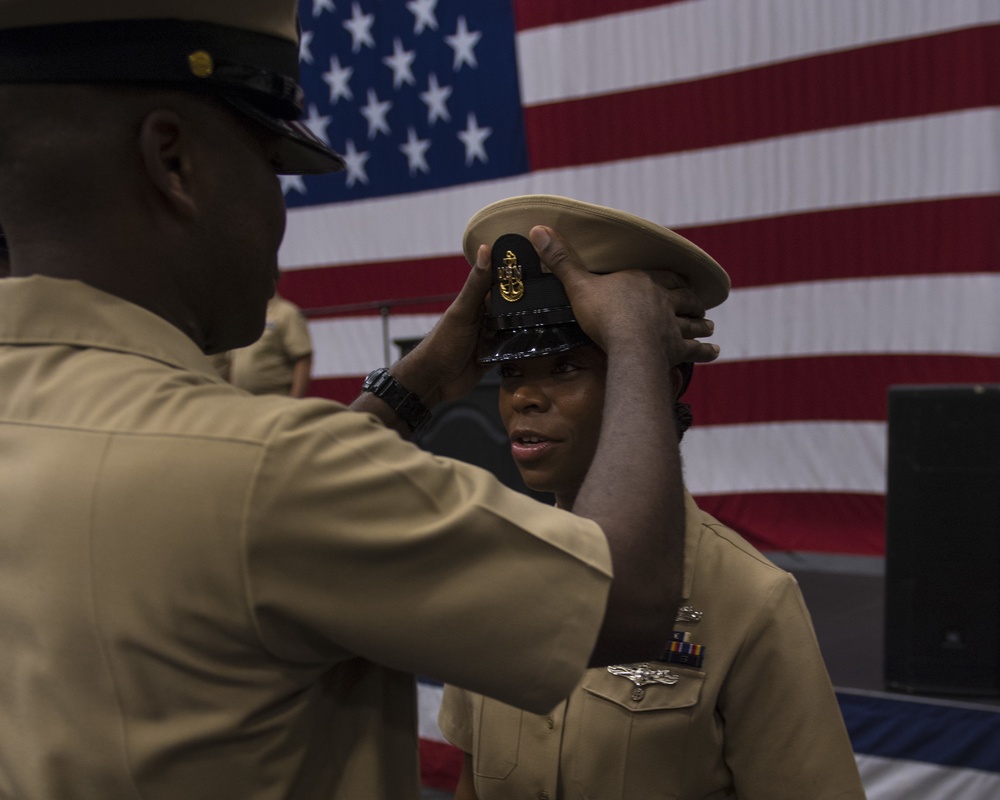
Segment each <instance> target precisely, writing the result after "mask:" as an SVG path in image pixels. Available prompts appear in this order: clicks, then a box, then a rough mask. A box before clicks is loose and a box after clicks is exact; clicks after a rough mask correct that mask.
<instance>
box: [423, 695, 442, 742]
mask: <svg viewBox="0 0 1000 800" xmlns="http://www.w3.org/2000/svg"><path fill="white" fill-rule="evenodd" d="M443 694H444V689H443V688H442V687H440V686H431V685H430V684H428V683H424V682H423V681H417V731H418V732H419V734H420V738H421V739H430V740H431V741H434V742H444V741H446V739H445V738H444V735H443V734H442V733H441V729H440V728H439V727H438V721H437V720H438V711H440V710H441V696H442V695H443Z"/></svg>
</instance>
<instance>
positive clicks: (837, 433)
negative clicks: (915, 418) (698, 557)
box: [681, 422, 886, 495]
mask: <svg viewBox="0 0 1000 800" xmlns="http://www.w3.org/2000/svg"><path fill="white" fill-rule="evenodd" d="M681 453H682V455H683V457H684V484H685V485H686V486H687V488H688V489H689V490H690V491H691V494H694V495H708V494H736V493H744V492H749V493H752V492H774V491H780V492H852V493H860V494H883V493H884V492H885V463H886V461H885V457H886V425H885V423H882V422H780V423H759V424H754V425H706V426H704V427H698V426H697V425H696V426H694V427H693V428H691V430H689V431H688V432H687V433H685V434H684V441H683V442H682V443H681Z"/></svg>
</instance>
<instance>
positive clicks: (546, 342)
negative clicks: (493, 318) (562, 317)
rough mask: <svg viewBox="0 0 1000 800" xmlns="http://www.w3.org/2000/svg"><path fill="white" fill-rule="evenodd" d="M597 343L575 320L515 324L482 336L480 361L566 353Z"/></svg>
mask: <svg viewBox="0 0 1000 800" xmlns="http://www.w3.org/2000/svg"><path fill="white" fill-rule="evenodd" d="M593 343H594V342H593V340H592V339H591V338H590V337H589V336H587V334H585V333H584V332H583V329H582V328H581V327H580V326H579V325H578V324H577V323H575V322H567V323H564V324H562V325H537V326H534V327H531V328H512V329H510V330H499V331H493V332H491V333H488V334H485V335H484V336H482V337H481V338H480V343H479V347H480V350H479V354H478V355H477V357H476V361H478V362H479V363H480V364H502V363H504V362H506V361H516V360H518V359H522V358H539V357H541V356H551V355H555V354H557V353H565V352H566V351H568V350H572V349H574V348H576V347H582V346H583V345H587V344H593Z"/></svg>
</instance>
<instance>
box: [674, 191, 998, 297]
mask: <svg viewBox="0 0 1000 800" xmlns="http://www.w3.org/2000/svg"><path fill="white" fill-rule="evenodd" d="M997 219H1000V197H971V198H968V197H966V198H958V199H951V200H935V201H928V202H919V203H902V204H899V205H885V206H866V207H862V208H848V209H840V210H836V211H821V212H816V213H809V214H795V215H790V216H783V217H772V218H769V219H756V220H750V221H745V222H744V221H741V222H733V223H727V224H720V225H702V226H697V227H690V228H678V232H679V233H682V234H683V235H684V236H687V237H689V238H690V239H691V241H693V242H695V243H696V244H698V245H699V246H701V247H702V248H703V249H705V250H706V251H707V252H709V253H711V254H712V256H713V257H714V258H715V260H716V261H718V262H719V263H720V264H722V265H723V266H724V267H726V269H727V271H728V272H729V274H730V276H731V277H732V279H733V287H734V288H737V289H739V288H746V287H750V286H761V285H771V284H781V283H792V282H798V281H819V280H833V279H839V278H861V277H880V276H891V275H928V274H938V273H969V272H995V271H996V268H997V266H998V264H997V254H998V253H1000V225H997V224H996V220H997ZM666 224H668V225H669V222H667V223H666ZM970 231H974V232H975V235H970Z"/></svg>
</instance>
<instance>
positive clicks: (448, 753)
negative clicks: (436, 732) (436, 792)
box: [420, 739, 464, 792]
mask: <svg viewBox="0 0 1000 800" xmlns="http://www.w3.org/2000/svg"><path fill="white" fill-rule="evenodd" d="M463 758H464V756H463V754H462V751H461V750H459V749H458V748H457V747H454V746H453V745H450V744H447V743H445V742H435V741H433V740H432V739H421V740H420V782H421V784H423V785H424V786H429V787H430V788H432V789H443V790H444V791H448V792H453V791H455V786H456V784H457V783H458V776H459V775H460V774H461V772H462V759H463Z"/></svg>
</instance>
